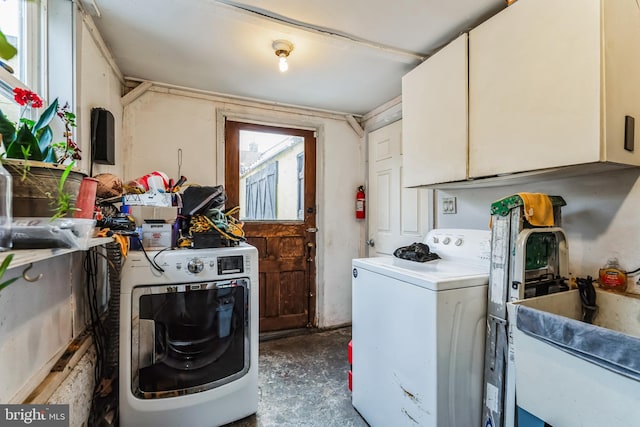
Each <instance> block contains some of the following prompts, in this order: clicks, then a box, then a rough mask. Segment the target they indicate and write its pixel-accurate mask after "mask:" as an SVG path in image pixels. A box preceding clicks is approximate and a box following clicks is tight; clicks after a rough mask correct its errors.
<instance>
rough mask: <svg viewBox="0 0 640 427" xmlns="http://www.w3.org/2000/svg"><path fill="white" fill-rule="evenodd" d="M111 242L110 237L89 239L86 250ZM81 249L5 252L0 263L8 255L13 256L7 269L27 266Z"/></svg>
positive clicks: (0, 257)
mask: <svg viewBox="0 0 640 427" xmlns="http://www.w3.org/2000/svg"><path fill="white" fill-rule="evenodd" d="M111 241H113V239H112V238H111V237H97V238H93V239H89V243H88V245H87V248H86V249H89V248H93V247H95V246H100V245H103V244H105V243H109V242H111ZM79 250H82V249H75V248H50V249H21V250H20V249H19V250H14V251H7V252H2V253H0V263H1V262H2V261H4V259H5V258H6V257H7V256H8V255H9V254H13V260H12V261H11V264H9V269H12V268H16V267H21V266H23V265H28V264H31V263H33V262H38V261H42V260H45V259H49V258H53V257H56V256H58V255H64V254H68V253H71V252H77V251H79Z"/></svg>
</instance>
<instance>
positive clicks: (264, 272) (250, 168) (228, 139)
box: [225, 121, 316, 332]
mask: <svg viewBox="0 0 640 427" xmlns="http://www.w3.org/2000/svg"><path fill="white" fill-rule="evenodd" d="M315 188H316V139H315V134H314V132H313V131H309V130H300V129H289V128H279V127H273V126H264V125H257V124H252V123H240V122H234V121H227V122H226V126H225V189H226V191H227V197H228V200H227V207H231V206H240V214H239V216H240V220H242V221H243V222H244V231H245V236H246V238H247V242H248V243H249V244H251V245H254V246H255V247H257V248H258V253H259V257H260V259H259V263H260V265H259V272H260V282H259V286H260V307H259V312H260V332H268V331H276V330H283V329H294V328H301V327H312V326H315V323H316V322H315V306H316V269H315V253H316V250H315V249H316V247H315V245H316V234H315V232H316V228H315V227H316V195H315Z"/></svg>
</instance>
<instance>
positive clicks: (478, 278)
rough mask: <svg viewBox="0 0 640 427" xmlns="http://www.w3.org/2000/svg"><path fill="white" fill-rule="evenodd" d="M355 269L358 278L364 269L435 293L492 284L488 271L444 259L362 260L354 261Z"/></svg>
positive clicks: (383, 258)
mask: <svg viewBox="0 0 640 427" xmlns="http://www.w3.org/2000/svg"><path fill="white" fill-rule="evenodd" d="M353 268H354V269H355V270H356V271H354V274H356V275H357V274H358V273H357V269H359V268H361V269H365V270H369V271H372V272H374V273H378V274H381V275H383V276H386V277H390V278H393V279H397V280H401V281H403V282H408V283H412V284H414V285H416V286H420V287H422V288H426V289H431V290H433V291H442V290H448V289H457V288H466V287H471V286H481V285H486V284H487V283H489V272H488V271H487V270H486V269H485V268H482V267H478V266H475V265H470V264H463V263H459V262H456V261H447V260H442V259H439V260H435V261H428V262H425V263H420V262H413V261H407V260H402V259H398V258H394V257H374V258H359V259H354V260H353Z"/></svg>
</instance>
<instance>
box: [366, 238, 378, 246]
mask: <svg viewBox="0 0 640 427" xmlns="http://www.w3.org/2000/svg"><path fill="white" fill-rule="evenodd" d="M365 243H366V244H367V246H371V247H374V246H375V245H376V242H375V241H374V240H373V239H369V240H367V241H366V242H365Z"/></svg>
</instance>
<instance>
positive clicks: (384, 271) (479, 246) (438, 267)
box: [352, 229, 491, 427]
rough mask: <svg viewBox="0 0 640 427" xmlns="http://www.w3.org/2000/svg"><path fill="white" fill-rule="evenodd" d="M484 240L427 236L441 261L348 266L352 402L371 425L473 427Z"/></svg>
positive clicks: (463, 234)
mask: <svg viewBox="0 0 640 427" xmlns="http://www.w3.org/2000/svg"><path fill="white" fill-rule="evenodd" d="M490 237H491V236H490V232H489V231H481V230H458V229H436V230H431V231H430V232H429V233H428V234H427V236H426V238H425V240H424V243H426V244H428V246H429V247H430V249H431V251H432V252H435V253H436V254H438V255H439V256H440V259H437V260H434V261H428V262H424V263H420V262H415V261H408V260H404V259H398V258H394V257H374V258H362V259H354V260H353V262H352V267H353V279H352V293H353V295H352V297H353V298H352V306H353V314H352V316H353V317H352V338H353V339H352V351H353V353H352V354H353V356H352V373H353V376H352V380H353V383H352V387H353V390H352V403H353V406H354V407H355V408H356V409H357V410H358V412H359V413H360V414H361V415H362V416H363V417H364V419H365V420H366V421H367V422H368V423H369V425H371V426H372V427H386V426H423V427H477V426H479V425H480V423H481V410H482V389H483V367H484V342H485V330H486V306H487V284H488V278H489V259H490V251H491V248H490Z"/></svg>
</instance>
